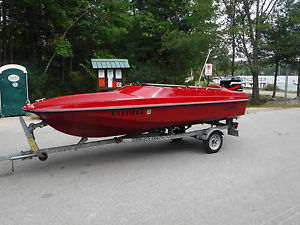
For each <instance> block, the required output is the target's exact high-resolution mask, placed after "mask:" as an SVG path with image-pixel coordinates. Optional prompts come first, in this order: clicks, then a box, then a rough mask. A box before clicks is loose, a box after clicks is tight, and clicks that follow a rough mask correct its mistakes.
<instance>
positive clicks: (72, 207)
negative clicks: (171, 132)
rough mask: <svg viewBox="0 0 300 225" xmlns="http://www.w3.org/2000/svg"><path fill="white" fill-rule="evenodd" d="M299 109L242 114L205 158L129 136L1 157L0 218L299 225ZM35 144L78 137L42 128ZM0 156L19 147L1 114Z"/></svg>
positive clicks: (189, 145)
mask: <svg viewBox="0 0 300 225" xmlns="http://www.w3.org/2000/svg"><path fill="white" fill-rule="evenodd" d="M299 115H300V108H293V109H284V110H276V111H266V112H257V113H250V114H247V115H246V116H244V117H242V118H240V120H239V121H240V137H239V138H236V137H231V136H226V137H225V143H224V146H223V148H222V150H221V151H220V152H219V153H218V154H213V155H208V154H205V153H204V150H203V147H202V146H201V145H200V143H199V142H198V141H196V140H194V139H186V140H184V141H182V142H181V143H176V144H174V143H170V142H165V141H158V142H155V143H153V142H152V143H150V142H148V143H142V144H141V143H135V144H133V143H128V144H121V145H111V146H106V147H102V150H100V149H99V150H96V149H89V150H82V151H78V152H66V153H59V154H53V155H50V156H49V159H48V160H47V161H45V162H40V161H39V160H37V159H33V160H27V161H20V162H16V165H15V166H16V172H15V174H12V173H10V172H9V169H10V163H9V162H0V203H1V210H0V218H1V220H0V221H1V222H0V223H1V225H12V224H18V225H20V224H25V225H27V224H28V225H35V224H37V225H40V224H46V225H47V224H49V225H50V224H51V225H54V224H59V225H61V224H64V225H68V224H72V225H77V224H78V225H84V224H105V225H107V224H109V225H114V224H118V225H120V224H121V225H122V224H126V225H128V224H130V225H131V224H137V225H140V224H149V225H155V224H158V225H161V224H164V225H167V224H170V225H174V224H188V225H194V224H195V225H199V224H209V225H239V224H242V225H279V224H281V225H296V224H297V225H298V224H300V173H299V171H300V147H299V146H300V145H299V136H300V116H299ZM37 140H39V144H40V145H41V146H50V145H51V146H53V145H59V144H67V143H70V142H71V143H72V142H75V141H77V138H72V137H68V136H66V135H62V134H60V133H59V132H56V131H53V130H52V129H51V128H47V127H46V128H43V129H41V130H40V132H38V133H37ZM0 143H1V147H0V154H4V153H9V152H16V151H19V150H23V149H24V148H23V147H24V146H26V140H25V138H24V135H23V134H22V130H21V126H20V125H19V123H18V120H17V118H6V119H0Z"/></svg>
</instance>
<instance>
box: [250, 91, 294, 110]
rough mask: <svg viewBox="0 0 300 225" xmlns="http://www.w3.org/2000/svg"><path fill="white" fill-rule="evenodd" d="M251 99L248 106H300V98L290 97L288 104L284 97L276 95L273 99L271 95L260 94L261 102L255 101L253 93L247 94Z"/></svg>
mask: <svg viewBox="0 0 300 225" xmlns="http://www.w3.org/2000/svg"><path fill="white" fill-rule="evenodd" d="M246 95H247V97H248V99H249V101H248V104H247V108H274V107H277V108H294V107H300V100H298V101H297V100H293V99H288V100H287V104H284V98H283V97H276V98H275V99H272V98H271V96H269V95H260V101H259V103H254V102H253V100H252V99H251V94H246Z"/></svg>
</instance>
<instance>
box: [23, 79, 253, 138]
mask: <svg viewBox="0 0 300 225" xmlns="http://www.w3.org/2000/svg"><path fill="white" fill-rule="evenodd" d="M247 101H248V99H247V97H246V95H245V94H244V93H243V92H240V91H231V90H228V89H226V88H224V87H220V86H209V87H204V88H199V87H191V86H176V87H165V86H143V85H132V86H125V87H123V88H120V89H118V90H115V91H111V92H102V93H91V94H78V95H70V96H63V97H57V98H51V99H47V100H44V101H40V102H36V103H33V104H27V105H26V106H25V107H24V108H23V109H24V111H27V112H31V113H35V114H36V115H38V116H39V117H40V119H41V120H43V121H44V122H46V123H47V124H48V125H50V126H52V127H53V128H55V129H57V130H59V131H61V132H63V133H66V134H70V135H74V136H80V137H105V136H116V135H122V134H134V133H141V132H144V131H149V130H155V129H160V128H168V127H180V126H185V125H192V124H199V123H206V122H212V121H219V120H222V119H227V118H234V117H237V116H241V115H243V114H244V113H245V108H246V104H247Z"/></svg>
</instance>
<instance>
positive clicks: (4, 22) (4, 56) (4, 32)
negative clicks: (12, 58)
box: [2, 0, 7, 64]
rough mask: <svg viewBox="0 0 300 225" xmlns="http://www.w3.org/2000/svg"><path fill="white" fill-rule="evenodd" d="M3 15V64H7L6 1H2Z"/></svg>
mask: <svg viewBox="0 0 300 225" xmlns="http://www.w3.org/2000/svg"><path fill="white" fill-rule="evenodd" d="M2 12H3V13H2V15H3V21H2V24H3V26H2V53H3V64H6V48H7V45H6V44H7V38H6V37H7V31H6V16H7V11H6V0H3V1H2Z"/></svg>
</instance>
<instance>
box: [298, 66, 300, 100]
mask: <svg viewBox="0 0 300 225" xmlns="http://www.w3.org/2000/svg"><path fill="white" fill-rule="evenodd" d="M297 97H298V98H299V97H300V61H299V62H298V83H297Z"/></svg>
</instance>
